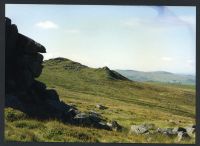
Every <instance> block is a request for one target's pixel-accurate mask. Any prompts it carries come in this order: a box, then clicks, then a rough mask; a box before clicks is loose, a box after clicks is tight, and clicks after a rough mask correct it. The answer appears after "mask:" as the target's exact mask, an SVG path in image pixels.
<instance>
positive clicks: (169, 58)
mask: <svg viewBox="0 0 200 146" xmlns="http://www.w3.org/2000/svg"><path fill="white" fill-rule="evenodd" d="M161 60H163V61H172V60H173V59H172V58H171V57H162V58H161Z"/></svg>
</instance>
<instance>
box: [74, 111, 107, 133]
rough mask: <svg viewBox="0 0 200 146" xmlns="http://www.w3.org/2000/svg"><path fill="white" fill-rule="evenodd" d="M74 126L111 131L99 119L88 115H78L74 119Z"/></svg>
mask: <svg viewBox="0 0 200 146" xmlns="http://www.w3.org/2000/svg"><path fill="white" fill-rule="evenodd" d="M74 122H75V124H78V125H83V126H87V127H95V128H98V129H106V130H111V129H110V127H109V126H108V125H106V123H105V122H104V120H103V119H101V117H99V116H97V115H94V114H90V113H79V114H77V115H76V116H75V117H74Z"/></svg>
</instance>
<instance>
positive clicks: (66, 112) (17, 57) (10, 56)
mask: <svg viewBox="0 0 200 146" xmlns="http://www.w3.org/2000/svg"><path fill="white" fill-rule="evenodd" d="M5 23H6V98H5V106H6V107H11V108H14V109H18V110H20V111H22V112H24V113H26V114H27V115H28V116H30V117H35V118H39V119H51V118H52V119H55V118H56V119H58V120H61V121H63V122H64V123H65V122H68V123H71V124H75V125H82V126H88V127H95V128H100V129H106V130H112V128H113V127H109V126H108V125H107V123H106V121H105V120H104V119H103V118H102V117H101V116H100V115H98V114H96V113H94V112H89V113H81V112H80V111H78V109H77V108H76V107H75V106H73V105H70V104H69V105H68V104H66V103H64V102H63V101H60V99H59V95H58V94H57V92H56V91H55V90H52V89H47V87H46V85H45V84H44V83H42V82H39V81H37V80H36V79H35V78H37V77H39V76H40V74H41V73H42V68H43V66H42V63H43V55H42V54H41V53H46V49H45V47H44V46H42V45H41V44H39V43H37V42H35V41H34V40H32V39H31V38H28V37H27V36H24V35H23V34H20V33H19V32H18V29H17V26H16V25H15V24H12V23H11V20H10V19H9V18H5ZM62 60H63V58H58V59H57V61H58V62H59V61H62ZM76 64H77V63H76ZM79 66H80V67H82V65H79ZM83 67H86V66H83ZM65 68H68V69H69V68H70V69H73V68H72V67H71V66H65ZM76 69H79V68H76ZM102 107H103V106H102ZM116 125H117V124H116V123H115V126H116ZM117 126H118V125H117Z"/></svg>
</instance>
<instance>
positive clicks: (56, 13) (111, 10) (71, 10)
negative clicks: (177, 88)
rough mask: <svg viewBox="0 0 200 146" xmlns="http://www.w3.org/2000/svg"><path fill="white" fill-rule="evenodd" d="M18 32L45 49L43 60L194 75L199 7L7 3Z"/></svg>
mask: <svg viewBox="0 0 200 146" xmlns="http://www.w3.org/2000/svg"><path fill="white" fill-rule="evenodd" d="M6 17H9V18H11V20H12V23H14V24H16V25H17V27H18V31H19V32H20V33H22V34H24V35H27V36H28V37H30V38H32V39H34V40H35V41H37V42H39V43H41V44H42V45H43V46H45V48H46V50H47V53H46V54H44V58H45V60H46V59H50V58H55V57H65V58H68V59H71V60H73V61H76V62H80V63H81V64H84V65H87V66H89V67H93V68H98V67H104V66H108V67H109V68H110V69H128V70H138V71H168V72H173V73H184V74H193V75H195V72H196V67H195V66H196V63H195V61H196V8H195V7H189V6H187V7H184V6H103V5H101V6H97V5H96V6H95V5H90V6H89V5H82V6H81V5H37V4H35V5H31V4H6Z"/></svg>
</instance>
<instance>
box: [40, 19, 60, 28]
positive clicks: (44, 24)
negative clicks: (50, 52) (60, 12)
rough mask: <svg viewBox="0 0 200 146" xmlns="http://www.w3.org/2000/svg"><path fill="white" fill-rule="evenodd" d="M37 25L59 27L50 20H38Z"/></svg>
mask: <svg viewBox="0 0 200 146" xmlns="http://www.w3.org/2000/svg"><path fill="white" fill-rule="evenodd" d="M36 26H38V27H40V28H43V29H57V28H58V25H57V24H55V23H54V22H52V21H49V20H46V21H41V22H38V23H37V24H36Z"/></svg>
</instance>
